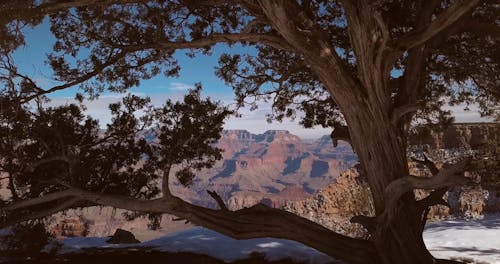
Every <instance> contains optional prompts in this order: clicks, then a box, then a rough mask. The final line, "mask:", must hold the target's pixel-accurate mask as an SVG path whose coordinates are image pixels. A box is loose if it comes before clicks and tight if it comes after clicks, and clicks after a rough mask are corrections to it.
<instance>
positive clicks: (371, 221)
mask: <svg viewBox="0 0 500 264" xmlns="http://www.w3.org/2000/svg"><path fill="white" fill-rule="evenodd" d="M350 222H351V223H357V224H360V225H362V226H363V227H364V228H365V229H366V230H367V231H368V233H370V234H373V233H374V232H375V229H376V228H377V218H376V217H373V216H365V215H356V216H353V217H352V218H351V219H350Z"/></svg>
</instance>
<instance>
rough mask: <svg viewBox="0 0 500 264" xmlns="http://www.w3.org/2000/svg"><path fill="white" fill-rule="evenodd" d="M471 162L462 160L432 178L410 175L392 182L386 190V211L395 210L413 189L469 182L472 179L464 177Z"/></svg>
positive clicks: (428, 188) (427, 188)
mask: <svg viewBox="0 0 500 264" xmlns="http://www.w3.org/2000/svg"><path fill="white" fill-rule="evenodd" d="M470 162H471V160H470V159H465V160H462V161H460V162H458V163H456V164H454V165H451V166H450V167H448V168H445V169H442V170H440V171H439V172H438V173H437V174H436V175H434V176H432V177H430V178H426V177H416V176H412V175H410V176H406V177H403V178H399V179H397V180H395V181H393V182H391V183H390V184H389V185H388V186H387V187H386V188H385V197H386V210H390V209H391V208H393V207H394V205H395V204H396V202H397V201H398V200H399V199H400V198H401V196H403V194H405V193H407V192H410V191H412V190H413V189H424V190H430V189H440V188H445V187H450V186H453V185H458V184H465V183H467V182H469V181H470V179H469V178H466V177H464V176H463V172H464V170H465V169H466V168H467V166H468V165H469V164H470Z"/></svg>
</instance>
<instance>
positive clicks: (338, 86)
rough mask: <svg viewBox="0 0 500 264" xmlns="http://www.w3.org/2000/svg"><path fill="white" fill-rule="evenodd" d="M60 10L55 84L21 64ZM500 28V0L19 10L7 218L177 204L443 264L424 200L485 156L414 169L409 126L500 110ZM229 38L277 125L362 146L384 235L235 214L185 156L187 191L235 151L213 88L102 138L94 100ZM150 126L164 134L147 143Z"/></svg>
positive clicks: (4, 131) (4, 103) (181, 3)
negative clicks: (463, 112) (182, 191)
mask: <svg viewBox="0 0 500 264" xmlns="http://www.w3.org/2000/svg"><path fill="white" fill-rule="evenodd" d="M44 19H47V20H46V21H48V22H47V23H50V29H51V32H52V33H53V34H54V36H55V38H56V42H55V44H54V46H53V49H52V52H51V53H50V54H48V55H47V63H48V65H49V66H50V67H51V68H52V70H53V71H54V76H53V78H54V80H55V81H56V83H57V84H56V85H54V86H52V87H42V86H41V84H39V83H37V81H36V80H35V79H33V78H32V77H30V76H28V75H26V74H25V73H23V72H21V71H20V70H19V69H18V67H17V66H16V62H15V61H14V60H13V57H12V53H13V52H14V51H15V50H16V49H18V48H19V47H21V46H22V45H24V44H25V36H24V31H23V29H25V28H27V27H36V26H37V25H39V24H40V23H42V22H43V21H44ZM499 36H500V31H499V26H498V4H497V3H495V1H488V0H482V1H481V0H469V1H465V0H430V1H406V0H392V1H364V0H358V1H350V0H342V1H322V0H301V1H289V0H273V1H267V0H262V1H247V0H237V1H220V0H207V1H191V0H177V1H147V0H100V1H97V0H92V1H81V0H71V1H60V0H50V1H49V0H43V1H33V0H22V1H7V2H3V3H1V4H0V56H1V57H0V81H1V82H2V85H3V86H2V87H0V106H1V109H0V110H1V116H0V120H1V121H0V129H1V135H2V142H1V146H0V158H1V160H0V166H1V170H2V171H3V172H4V173H7V177H8V179H9V188H10V190H11V191H12V196H13V198H12V200H11V201H8V202H7V205H6V206H5V207H4V208H3V209H2V214H3V215H2V217H3V218H2V219H3V220H4V221H3V223H4V224H3V225H6V224H11V223H15V222H19V221H22V220H27V219H33V218H40V217H44V216H47V215H50V214H52V213H54V212H58V211H61V210H64V209H67V208H73V207H81V206H88V205H92V204H98V205H109V206H114V207H119V208H124V209H129V210H133V211H143V212H148V213H172V214H176V215H178V216H179V217H183V218H186V219H189V220H190V221H192V222H193V223H195V224H199V225H203V226H206V227H208V228H211V229H214V230H216V231H219V232H222V233H225V234H228V235H231V236H233V237H237V238H250V237H258V236H274V237H280V238H288V239H294V240H297V241H300V242H303V243H305V244H307V245H309V246H313V247H315V248H317V249H319V250H321V251H323V252H325V253H327V254H330V255H332V256H334V257H337V258H340V259H343V260H346V261H349V262H352V263H402V262H403V263H433V261H434V258H433V257H432V256H431V255H430V253H429V252H428V251H427V250H426V249H425V245H424V243H423V240H422V237H421V232H422V225H423V224H425V221H424V223H422V222H421V215H422V214H423V212H424V211H425V208H426V207H427V206H429V205H432V204H427V203H420V205H421V204H425V205H426V206H424V207H425V208H422V207H421V206H420V207H419V203H417V201H416V200H415V197H414V195H413V189H429V190H433V189H436V190H437V191H436V193H434V194H431V195H434V196H436V195H437V196H439V195H438V194H441V196H442V195H443V194H444V193H443V188H445V189H444V190H445V191H446V188H448V187H450V186H451V185H454V184H460V183H464V182H465V181H466V180H467V179H466V178H464V177H463V170H464V169H466V168H468V167H470V164H471V161H470V160H469V159H466V160H463V161H460V162H459V163H457V164H454V165H451V166H450V167H448V168H446V169H443V170H441V171H439V172H437V171H436V172H435V173H434V176H433V177H431V178H429V179H422V178H415V177H413V176H411V175H409V172H408V165H407V157H406V149H407V136H408V133H409V131H410V129H411V128H412V127H413V125H414V124H415V123H416V122H417V123H446V122H449V121H450V115H449V112H446V111H444V110H443V109H442V108H441V107H442V106H443V105H444V104H448V103H449V104H459V103H464V102H465V103H467V104H477V105H478V106H479V109H480V111H481V113H482V114H483V115H491V116H495V115H496V116H498V112H499V108H498V103H499V100H500V92H499V89H498V87H500V80H499V76H500V72H499V70H500V67H499V65H498V63H499V61H498V59H499V57H500V56H499V47H498V45H497V41H498V38H499ZM220 43H222V44H225V45H228V46H231V45H233V44H235V43H241V44H242V45H246V46H251V47H253V48H254V49H255V51H256V52H255V54H231V53H227V54H223V55H222V56H221V57H220V58H219V65H218V67H217V68H216V69H215V74H216V75H217V76H218V77H219V78H221V79H222V80H223V81H225V82H226V83H227V84H228V85H230V86H231V87H233V88H234V91H235V94H236V100H237V103H238V106H244V105H246V104H250V105H252V106H254V107H256V106H257V103H256V102H257V101H258V100H269V101H271V102H272V106H273V110H272V112H271V113H269V116H268V117H269V119H270V120H282V119H283V118H289V117H292V118H293V117H297V118H300V121H301V123H302V124H303V125H304V126H305V127H313V126H315V125H322V126H324V127H331V128H333V129H334V131H333V133H332V139H334V140H336V139H344V140H348V141H350V142H351V144H352V145H353V148H354V149H355V151H356V153H357V154H358V156H359V160H360V164H361V166H362V167H363V169H364V170H365V171H366V174H367V177H368V182H369V185H370V188H371V191H372V194H373V200H374V204H375V208H376V215H374V216H365V217H366V218H367V219H368V220H367V221H372V222H371V226H373V225H375V226H376V227H375V228H374V229H372V234H371V240H366V241H364V240H363V241H362V240H355V239H352V238H348V237H344V236H341V235H338V234H335V233H334V232H332V231H329V230H326V229H325V228H323V227H321V226H319V225H317V224H314V223H312V222H309V221H308V220H305V219H302V218H300V217H297V216H294V215H292V214H290V213H286V212H283V211H280V210H277V209H272V208H267V207H264V206H262V205H257V206H255V207H252V208H247V209H243V210H239V211H234V212H233V211H228V210H227V208H226V207H225V205H224V202H223V201H222V199H221V198H220V197H219V196H218V195H217V193H215V192H210V194H211V196H212V197H213V198H214V199H216V201H217V202H218V204H219V205H220V210H213V209H207V208H202V207H197V206H194V205H191V204H188V203H186V202H184V201H182V200H180V199H179V198H177V197H175V195H173V194H171V193H170V191H169V188H168V183H169V180H168V179H169V174H170V169H171V167H172V166H178V167H180V168H181V169H180V170H178V172H177V173H176V176H177V177H178V179H179V180H180V181H181V182H182V183H184V184H189V182H190V181H191V180H192V178H193V176H194V171H195V170H196V169H200V168H204V167H209V166H212V164H213V163H214V161H215V160H217V159H220V157H221V156H220V150H218V149H213V148H212V144H213V143H214V141H215V140H217V139H218V138H219V133H220V132H221V129H222V125H223V121H224V118H225V117H226V116H227V115H229V114H231V113H232V110H229V109H227V108H226V107H224V106H221V105H220V103H218V102H216V101H213V100H211V99H203V98H201V96H200V90H201V86H198V87H197V88H196V89H195V90H193V91H191V92H189V93H188V94H187V95H186V97H185V98H184V101H183V102H173V101H167V102H166V103H165V104H164V105H163V106H160V107H154V106H152V105H151V104H150V102H149V101H148V99H147V98H139V97H137V96H133V95H129V96H126V97H125V98H124V99H123V101H122V102H121V103H119V104H113V105H110V110H111V112H112V115H113V119H112V122H111V124H109V125H108V126H107V128H106V129H105V130H104V131H101V130H100V129H99V125H98V123H97V121H96V120H94V119H93V118H91V117H85V116H84V115H83V114H82V107H84V106H83V105H82V102H83V99H84V98H88V99H94V98H96V97H97V96H98V95H99V94H100V93H102V92H103V91H116V92H126V91H127V90H128V89H129V88H132V87H135V86H137V85H139V84H140V82H141V81H143V80H147V79H151V78H153V77H154V76H158V75H164V76H166V77H175V76H178V74H179V70H180V67H181V66H182V65H179V62H178V61H177V60H176V57H175V54H176V52H186V54H188V55H189V56H190V57H192V58H193V59H195V60H196V56H197V55H198V54H210V53H211V51H212V49H213V47H214V46H215V45H216V44H220ZM200 81H202V80H200ZM75 86H78V87H79V88H80V91H81V92H80V93H78V94H75V98H76V99H77V100H78V101H79V102H80V105H79V104H78V103H77V104H72V105H65V106H59V107H46V106H45V100H46V99H47V97H46V96H47V95H50V94H51V93H52V92H55V91H59V90H64V89H67V88H70V87H75ZM137 112H141V113H143V115H142V117H138V116H136V115H135V113H137ZM149 133H154V136H155V137H157V138H158V141H156V142H148V134H149ZM138 164H140V165H138ZM429 166H431V165H429ZM433 169H434V168H433ZM159 181H160V182H161V183H162V187H161V188H160V187H159V185H158V184H157V183H158V182H159ZM431 195H430V197H431ZM68 198H69V199H68ZM429 200H431V199H429ZM285 223H286V224H285ZM302 229H304V230H305V231H304V232H299V233H297V232H296V231H297V230H302ZM291 230H293V231H292V232H291ZM333 245H334V246H333ZM352 252H357V253H358V254H357V255H353V254H352Z"/></svg>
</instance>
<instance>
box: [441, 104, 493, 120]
mask: <svg viewBox="0 0 500 264" xmlns="http://www.w3.org/2000/svg"><path fill="white" fill-rule="evenodd" d="M466 107H467V108H468V109H469V110H468V111H467V110H465V108H466ZM443 108H444V110H450V111H451V115H452V116H454V117H455V122H456V123H471V122H492V121H493V118H492V117H482V116H481V115H480V114H479V107H478V105H477V104H471V105H469V106H467V105H466V104H465V103H463V104H459V105H454V106H444V107H443Z"/></svg>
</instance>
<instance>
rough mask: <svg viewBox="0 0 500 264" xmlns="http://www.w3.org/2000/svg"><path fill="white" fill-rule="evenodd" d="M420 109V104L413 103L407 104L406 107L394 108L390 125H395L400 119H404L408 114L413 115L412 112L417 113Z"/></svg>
mask: <svg viewBox="0 0 500 264" xmlns="http://www.w3.org/2000/svg"><path fill="white" fill-rule="evenodd" d="M422 107H423V104H422V103H415V104H407V105H403V106H400V107H397V108H395V109H394V110H393V111H392V117H391V122H392V124H394V125H397V124H398V122H399V121H400V120H401V118H402V117H404V116H406V115H408V114H410V113H414V112H416V111H418V110H419V109H421V108H422Z"/></svg>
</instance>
